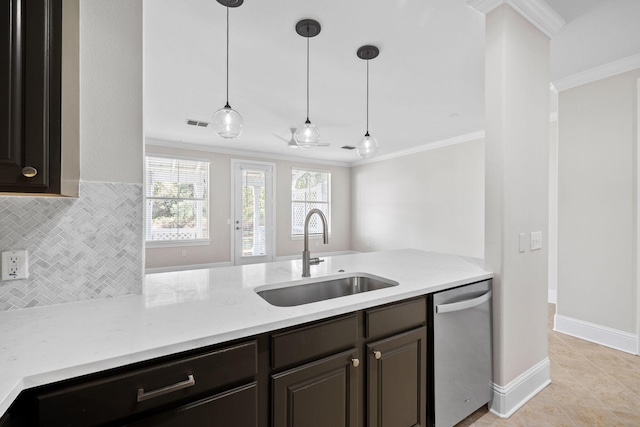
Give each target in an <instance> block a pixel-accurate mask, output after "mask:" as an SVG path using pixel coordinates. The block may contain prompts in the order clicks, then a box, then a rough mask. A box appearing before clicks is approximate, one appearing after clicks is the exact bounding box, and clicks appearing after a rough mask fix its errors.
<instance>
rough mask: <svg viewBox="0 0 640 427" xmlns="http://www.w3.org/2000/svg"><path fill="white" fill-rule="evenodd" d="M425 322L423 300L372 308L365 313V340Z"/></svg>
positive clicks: (425, 314)
mask: <svg viewBox="0 0 640 427" xmlns="http://www.w3.org/2000/svg"><path fill="white" fill-rule="evenodd" d="M426 321H427V303H426V301H425V299H424V298H416V299H412V300H409V301H406V302H401V303H397V304H391V305H386V306H384V307H378V308H372V309H369V310H366V311H365V338H377V337H382V336H385V335H390V334H394V333H397V332H402V331H406V330H408V329H410V328H413V327H415V326H420V325H423V324H425V323H426Z"/></svg>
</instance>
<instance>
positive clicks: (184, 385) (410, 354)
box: [0, 297, 431, 427]
mask: <svg viewBox="0 0 640 427" xmlns="http://www.w3.org/2000/svg"><path fill="white" fill-rule="evenodd" d="M426 320H427V309H426V299H425V298H424V297H418V298H412V299H409V300H405V301H400V302H397V303H391V304H386V305H383V306H378V307H373V308H369V309H365V310H360V311H357V312H353V313H349V314H344V315H340V316H337V317H333V318H329V319H325V320H320V321H316V322H311V323H307V324H303V325H299V326H294V327H290V328H287V329H282V330H278V331H274V332H269V333H265V334H261V335H258V336H255V337H252V338H249V339H247V340H242V341H240V342H237V343H225V344H220V345H217V346H212V347H208V348H203V349H199V350H194V351H191V352H188V353H184V354H176V355H173V356H167V357H164V358H162V359H158V360H156V361H148V362H144V363H142V364H138V365H136V366H129V367H122V368H119V369H116V370H113V371H110V372H103V373H97V374H94V375H91V376H88V377H84V378H76V379H72V380H69V381H65V382H62V383H59V384H52V385H49V386H46V387H41V388H39V389H35V390H31V391H27V392H26V393H23V394H22V395H21V397H20V398H19V399H18V401H17V405H16V406H15V407H12V408H13V409H12V417H13V418H12V419H11V422H12V425H13V426H14V427H16V426H18V427H22V426H29V427H30V426H41V427H53V426H97V425H109V426H111V425H113V426H122V425H127V426H136V427H142V426H166V427H169V426H176V427H177V426H186V425H188V426H193V427H198V426H214V427H218V426H221V427H222V426H224V427H267V426H269V427H326V426H331V427H426V426H427V420H428V417H427V415H428V410H429V408H428V406H427V405H429V402H430V401H431V399H429V396H427V393H428V391H429V387H427V378H428V377H427V375H428V373H427V366H428V360H429V358H430V357H431V355H430V353H429V352H430V351H431V350H430V348H429V345H428V343H427V327H426ZM0 427H5V426H4V425H0Z"/></svg>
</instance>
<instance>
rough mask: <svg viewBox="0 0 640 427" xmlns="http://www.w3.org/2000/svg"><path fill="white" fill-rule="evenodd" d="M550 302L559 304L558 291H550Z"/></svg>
mask: <svg viewBox="0 0 640 427" xmlns="http://www.w3.org/2000/svg"><path fill="white" fill-rule="evenodd" d="M548 298H549V302H550V303H551V304H557V303H558V291H556V290H553V289H549V297H548Z"/></svg>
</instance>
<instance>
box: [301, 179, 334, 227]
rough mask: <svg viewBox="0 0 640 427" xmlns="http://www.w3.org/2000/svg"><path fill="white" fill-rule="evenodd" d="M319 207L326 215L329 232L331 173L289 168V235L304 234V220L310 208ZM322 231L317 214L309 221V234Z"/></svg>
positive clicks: (320, 221)
mask: <svg viewBox="0 0 640 427" xmlns="http://www.w3.org/2000/svg"><path fill="white" fill-rule="evenodd" d="M314 208H317V209H320V210H321V211H322V213H324V215H325V216H326V217H327V225H328V227H329V233H331V173H330V172H321V171H313V170H303V169H292V170H291V235H292V236H302V235H304V220H305V218H306V216H307V213H309V211H310V210H311V209H314ZM320 233H322V220H321V219H320V218H319V217H318V215H314V216H313V217H311V220H310V221H309V234H320Z"/></svg>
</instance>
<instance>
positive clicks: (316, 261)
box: [309, 258, 324, 265]
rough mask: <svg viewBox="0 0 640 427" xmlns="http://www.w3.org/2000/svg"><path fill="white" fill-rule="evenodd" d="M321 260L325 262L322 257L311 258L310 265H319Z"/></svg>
mask: <svg viewBox="0 0 640 427" xmlns="http://www.w3.org/2000/svg"><path fill="white" fill-rule="evenodd" d="M321 262H324V260H323V259H320V258H309V264H310V265H318V264H320V263H321Z"/></svg>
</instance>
